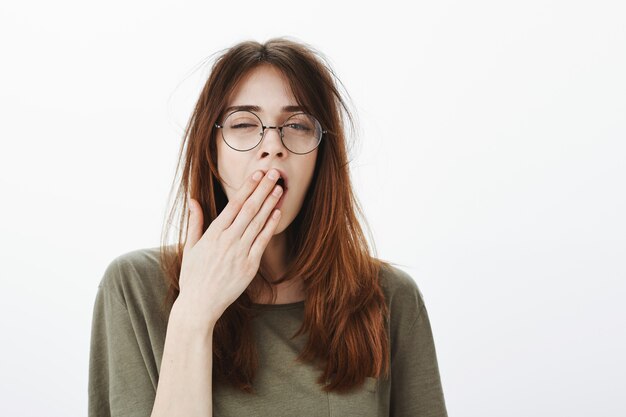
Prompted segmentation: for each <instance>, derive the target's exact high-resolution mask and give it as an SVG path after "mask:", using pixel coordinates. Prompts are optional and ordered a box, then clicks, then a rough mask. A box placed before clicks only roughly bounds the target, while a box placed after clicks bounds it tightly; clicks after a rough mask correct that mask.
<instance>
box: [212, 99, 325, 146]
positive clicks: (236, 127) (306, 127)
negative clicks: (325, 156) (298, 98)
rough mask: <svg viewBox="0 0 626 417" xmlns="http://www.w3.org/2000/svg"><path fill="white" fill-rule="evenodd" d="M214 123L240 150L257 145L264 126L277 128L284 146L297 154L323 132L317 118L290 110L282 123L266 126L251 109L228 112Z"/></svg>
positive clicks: (228, 142) (225, 138) (314, 141)
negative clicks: (220, 122) (290, 113)
mask: <svg viewBox="0 0 626 417" xmlns="http://www.w3.org/2000/svg"><path fill="white" fill-rule="evenodd" d="M215 127H216V128H218V129H222V139H224V142H226V144H227V145H228V146H229V147H231V148H232V149H234V150H236V151H240V152H245V151H249V150H251V149H253V148H256V146H257V145H258V144H259V143H261V141H262V140H263V136H264V134H265V130H266V129H277V130H278V132H279V134H280V140H281V141H282V143H283V145H285V148H287V149H288V150H289V151H290V152H292V153H295V154H299V155H304V154H307V153H309V152H313V151H314V150H315V148H317V147H318V145H319V144H320V142H321V140H322V135H323V134H324V133H326V130H322V125H321V124H320V122H318V121H317V119H316V118H315V117H313V116H311V115H310V114H307V113H296V114H293V115H291V116H290V117H289V118H288V119H287V120H286V121H285V122H284V123H283V124H282V125H281V126H265V125H264V124H263V122H261V119H260V118H259V116H257V115H256V114H254V113H252V112H251V111H247V110H237V111H234V112H232V113H230V114H229V115H228V116H227V117H226V119H225V120H224V122H223V123H222V124H221V125H219V124H217V123H215Z"/></svg>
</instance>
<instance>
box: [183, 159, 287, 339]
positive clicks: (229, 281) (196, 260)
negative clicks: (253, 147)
mask: <svg viewBox="0 0 626 417" xmlns="http://www.w3.org/2000/svg"><path fill="white" fill-rule="evenodd" d="M257 172H259V173H261V174H262V172H261V171H257ZM272 173H274V174H276V179H271V178H270V177H269V176H270V175H271V174H272ZM278 177H279V173H278V172H277V171H276V170H273V169H272V170H270V171H269V172H268V173H267V174H266V175H265V176H262V178H261V179H259V180H255V179H253V178H252V177H249V178H247V179H246V180H245V182H244V184H243V185H242V186H241V188H240V189H239V190H237V194H236V195H235V196H234V198H232V199H231V200H230V201H229V202H228V204H227V205H226V207H225V208H224V210H222V212H221V213H220V214H219V215H218V216H217V217H216V218H215V220H213V222H211V224H210V226H209V227H208V228H207V230H206V231H205V232H204V234H203V233H202V226H203V224H204V221H203V220H204V218H203V214H202V209H201V207H200V204H199V203H198V202H197V201H196V200H194V199H190V200H189V206H190V210H191V212H190V215H189V224H188V228H187V232H188V233H187V241H186V242H185V246H184V249H183V260H182V265H181V273H180V279H179V286H180V294H179V296H178V298H177V300H176V303H175V305H176V307H177V310H178V311H179V312H180V311H182V315H183V316H184V317H185V318H184V319H183V320H184V321H187V320H189V321H191V323H189V322H188V323H187V324H188V325H191V326H192V327H196V326H197V328H198V329H201V328H203V327H204V326H206V324H207V323H208V324H210V325H213V324H215V322H216V321H217V320H218V319H219V317H221V315H222V314H223V313H224V311H225V310H226V308H228V306H229V305H231V304H232V303H233V302H234V301H235V300H236V299H237V298H238V297H239V296H240V295H241V294H242V293H243V292H244V291H245V289H246V288H247V287H248V285H249V284H250V282H251V281H252V279H253V278H254V276H255V275H256V273H257V271H258V269H259V265H260V262H261V256H262V255H263V252H264V251H265V248H266V247H267V245H268V243H269V241H270V239H271V238H272V236H273V235H274V231H275V230H276V227H277V226H278V223H279V220H280V211H279V210H278V209H276V210H273V209H274V206H275V205H276V203H278V200H279V199H280V196H281V194H282V192H283V189H282V188H281V186H280V185H275V184H276V180H277V179H278ZM270 214H271V216H270ZM268 218H269V220H268Z"/></svg>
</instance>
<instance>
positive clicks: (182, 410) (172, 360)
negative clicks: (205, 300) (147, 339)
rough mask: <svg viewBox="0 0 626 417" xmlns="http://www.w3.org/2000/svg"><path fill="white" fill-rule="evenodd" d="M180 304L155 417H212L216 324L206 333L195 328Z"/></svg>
mask: <svg viewBox="0 0 626 417" xmlns="http://www.w3.org/2000/svg"><path fill="white" fill-rule="evenodd" d="M179 300H180V298H179V299H177V302H176V303H178V302H179ZM176 303H175V304H174V307H173V308H172V312H171V313H170V320H169V322H168V326H167V335H166V337H165V346H164V349H163V360H162V361H161V371H160V376H159V384H158V387H157V392H156V400H155V402H154V408H153V410H152V414H151V417H175V416H186V417H212V416H213V394H212V393H213V391H212V374H213V372H212V371H213V368H212V367H213V345H212V343H213V328H214V326H215V323H214V322H213V321H212V322H211V323H209V325H208V326H207V328H206V329H205V330H204V331H202V332H200V331H198V329H193V328H191V326H189V325H188V324H186V323H188V321H185V320H184V317H188V315H185V314H184V313H182V312H180V309H181V308H180V307H181V306H180V304H178V305H177V304H176ZM177 307H179V308H177Z"/></svg>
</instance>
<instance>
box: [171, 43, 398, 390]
mask: <svg viewBox="0 0 626 417" xmlns="http://www.w3.org/2000/svg"><path fill="white" fill-rule="evenodd" d="M220 52H223V53H222V54H221V55H220V56H219V57H218V59H217V60H216V61H215V63H214V64H213V66H212V70H211V73H210V76H209V78H208V80H207V81H206V83H205V85H204V87H203V89H202V92H201V93H200V97H199V99H198V101H197V103H196V105H195V108H194V110H193V114H192V116H191V118H190V120H189V122H188V124H187V126H186V128H185V136H184V141H183V143H182V145H181V149H180V154H179V160H178V165H177V172H178V169H180V167H181V164H182V171H181V172H182V175H181V179H180V184H179V186H178V192H177V198H176V200H175V204H173V206H172V209H171V211H170V214H169V219H168V221H167V223H166V224H165V225H164V230H163V232H164V233H163V235H162V243H161V266H162V268H163V271H164V272H165V276H166V279H167V281H168V284H169V289H168V293H167V299H166V300H164V306H169V307H171V305H172V304H173V302H174V301H175V300H176V298H177V296H178V294H179V286H178V279H179V275H180V270H181V264H182V257H183V247H184V244H185V239H186V236H183V232H184V231H186V230H187V226H186V224H187V222H188V220H189V219H188V208H187V198H186V196H191V197H192V198H194V199H196V200H197V201H198V202H199V203H200V205H201V206H202V210H203V213H204V227H203V230H204V231H206V229H207V228H208V227H209V224H210V223H211V222H212V221H213V220H214V219H215V218H216V217H217V216H218V215H219V213H220V212H221V211H222V209H223V208H224V207H225V205H226V204H227V202H228V200H227V198H226V194H225V192H224V190H223V189H222V187H221V184H220V176H219V173H218V171H217V153H216V143H215V141H216V138H217V137H218V136H217V134H216V131H217V130H216V129H214V128H213V125H214V123H216V122H218V118H219V117H220V116H221V114H222V112H223V110H224V108H225V106H226V105H227V102H228V98H229V97H230V95H231V93H232V92H233V91H234V89H235V87H236V86H237V83H238V82H239V81H240V80H241V79H242V78H243V77H244V76H245V75H246V74H247V73H248V72H249V71H250V70H252V69H253V68H255V67H256V66H258V65H262V64H270V65H273V66H274V67H276V68H277V69H279V70H280V71H281V72H282V73H283V74H284V75H285V76H286V78H287V79H288V80H289V84H290V86H291V89H292V92H293V94H294V96H295V98H296V100H297V101H298V105H299V106H302V107H304V108H305V110H306V111H307V112H308V113H310V114H312V115H313V116H314V117H316V118H317V119H318V120H319V121H320V123H321V125H322V127H323V128H324V129H326V130H327V131H328V133H327V134H326V136H324V137H323V138H322V142H321V143H320V145H319V153H318V155H317V160H316V165H315V171H314V174H313V179H312V182H311V186H310V187H309V190H308V191H307V193H306V195H305V199H304V203H303V205H302V209H301V210H300V212H299V213H298V215H297V216H296V218H295V219H294V220H293V222H292V223H291V224H290V225H289V227H288V228H287V229H286V230H285V233H286V237H287V242H288V248H289V251H290V254H289V255H290V256H289V259H291V261H290V263H289V264H288V266H287V271H286V273H285V274H284V276H283V277H282V278H281V279H279V280H274V281H273V282H274V283H279V282H283V281H286V280H289V279H301V280H302V281H303V283H304V288H305V293H306V299H305V311H304V320H303V322H302V325H301V327H300V329H299V330H298V332H297V333H296V334H295V335H294V337H296V336H298V335H300V334H305V333H308V341H307V343H306V345H305V346H304V349H303V351H302V352H301V353H300V355H299V356H298V358H297V360H298V361H301V362H302V361H303V362H309V363H315V364H316V365H317V366H318V369H320V370H322V371H323V373H322V374H321V376H320V377H319V378H318V380H317V382H318V383H319V384H327V385H325V386H323V387H322V389H323V390H324V391H326V392H331V391H336V392H345V391H348V390H350V389H352V388H353V387H356V386H360V385H361V384H362V383H363V382H364V381H365V378H366V377H368V376H371V377H380V376H381V375H384V376H385V378H387V377H388V375H389V357H390V356H389V355H390V353H389V352H390V350H389V338H388V331H387V330H386V326H387V325H388V308H387V305H386V302H385V296H384V292H383V288H382V286H381V283H380V272H381V268H382V267H383V266H385V265H386V266H389V263H388V262H385V261H382V260H380V259H377V258H375V257H374V256H372V255H370V248H369V246H368V242H367V240H366V239H365V236H364V234H363V231H362V229H361V226H360V224H359V221H358V219H357V213H358V214H359V215H360V216H361V217H362V218H363V219H364V216H363V212H362V210H361V208H360V205H359V203H358V201H357V198H356V196H355V194H354V192H353V190H352V186H351V181H350V173H349V170H348V157H347V146H346V145H347V142H346V133H345V129H344V120H343V118H342V114H343V113H342V111H343V112H344V113H345V115H346V116H347V119H348V121H349V122H350V125H351V127H352V131H354V120H353V116H352V115H351V114H350V111H349V110H348V108H347V106H346V102H345V100H344V99H343V98H342V96H341V94H340V93H339V90H338V84H336V83H335V81H334V80H335V79H337V77H336V76H335V73H334V72H333V70H332V68H331V67H330V65H329V64H328V63H327V60H326V59H325V58H324V56H323V55H322V54H321V53H320V52H318V51H317V50H315V49H314V48H312V47H311V46H309V45H307V44H304V43H302V42H296V41H292V40H289V39H287V38H285V37H281V38H273V39H270V40H268V41H267V42H265V43H263V44H261V43H258V42H255V41H245V42H241V43H238V44H236V45H234V46H232V47H231V48H228V49H226V50H223V51H220ZM337 80H338V79H337ZM339 83H341V82H340V81H339ZM176 202H178V204H180V205H181V206H182V213H184V215H181V219H180V223H179V224H180V227H179V229H178V241H177V243H176V244H175V245H171V246H168V245H167V235H168V229H169V226H170V225H171V224H172V223H173V222H172V219H173V216H174V214H175V210H176V207H177V206H178V205H177V204H176ZM365 223H366V225H367V222H366V221H365ZM370 236H371V235H370ZM373 246H374V251H375V250H376V249H375V245H373ZM266 271H267V269H266V268H265V266H264V265H263V264H261V265H260V268H259V273H258V274H259V276H260V277H261V278H262V282H263V285H264V286H266V287H269V289H270V291H271V292H272V294H273V295H272V299H273V300H275V296H276V294H275V293H274V290H273V288H272V287H271V285H270V284H269V281H268V280H267V279H266V275H267V274H266ZM253 292H254V289H253V288H252V285H251V286H249V287H248V289H246V291H244V293H243V294H241V295H240V296H239V298H238V299H237V300H236V301H235V302H234V303H233V304H231V305H230V306H229V307H228V308H227V309H226V310H225V311H224V313H223V314H222V316H221V317H220V319H219V320H218V321H217V323H216V325H215V328H214V332H213V377H214V378H217V379H218V380H221V381H226V382H227V383H230V384H231V385H232V386H233V387H235V388H237V389H239V390H241V391H243V392H248V393H251V392H254V390H253V388H252V385H251V383H252V380H253V378H254V375H255V373H256V370H257V367H258V359H257V351H256V346H255V341H254V339H253V336H252V335H253V333H252V331H251V319H252V318H253V313H252V310H251V309H250V306H251V303H252V301H251V297H250V294H251V293H253Z"/></svg>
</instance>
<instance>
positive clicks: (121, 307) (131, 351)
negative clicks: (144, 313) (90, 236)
mask: <svg viewBox="0 0 626 417" xmlns="http://www.w3.org/2000/svg"><path fill="white" fill-rule="evenodd" d="M115 279H119V268H118V266H117V264H116V261H113V262H112V263H111V264H110V265H109V267H108V268H107V270H106V272H105V276H104V277H103V279H102V281H101V283H100V285H99V287H98V292H97V295H96V299H95V303H94V309H93V319H92V328H91V346H90V352H89V378H88V416H89V417H105V416H106V417H122V416H124V417H149V416H150V414H151V412H152V407H153V404H154V398H155V395H156V392H155V390H154V386H153V384H152V382H151V380H150V377H149V373H148V370H147V368H146V364H145V362H144V359H143V356H142V354H141V351H140V349H139V344H138V341H137V337H136V335H135V331H134V330H133V326H132V322H131V320H130V315H129V313H128V310H127V308H126V306H125V303H124V301H123V297H120V295H119V294H116V291H115V289H114V288H115V286H113V285H112V284H111V282H113V281H114V280H115Z"/></svg>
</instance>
